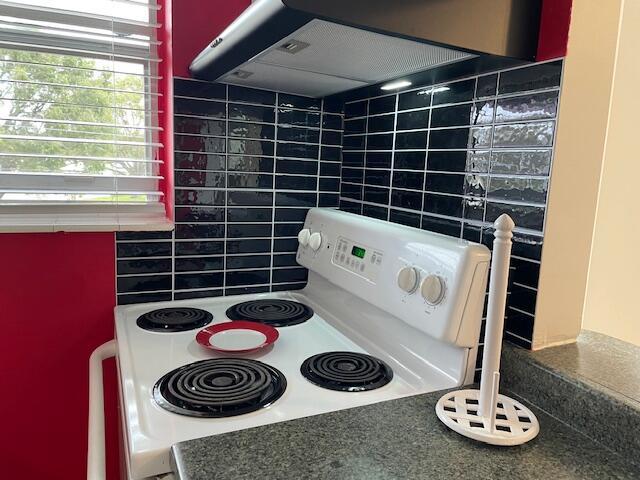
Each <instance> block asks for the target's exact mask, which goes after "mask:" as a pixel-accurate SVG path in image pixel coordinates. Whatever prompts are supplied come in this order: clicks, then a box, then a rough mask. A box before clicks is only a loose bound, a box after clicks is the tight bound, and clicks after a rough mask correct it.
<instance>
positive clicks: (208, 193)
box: [175, 189, 225, 206]
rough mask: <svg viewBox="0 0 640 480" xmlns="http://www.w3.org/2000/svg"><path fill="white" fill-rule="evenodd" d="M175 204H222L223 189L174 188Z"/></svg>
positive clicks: (223, 199) (223, 200)
mask: <svg viewBox="0 0 640 480" xmlns="http://www.w3.org/2000/svg"><path fill="white" fill-rule="evenodd" d="M175 199H176V206H181V205H186V206H189V205H213V206H215V205H224V204H225V198H224V191H223V190H187V189H176V192H175Z"/></svg>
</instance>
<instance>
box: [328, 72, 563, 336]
mask: <svg viewBox="0 0 640 480" xmlns="http://www.w3.org/2000/svg"><path fill="white" fill-rule="evenodd" d="M561 72H562V61H561V60H559V61H553V62H548V63H543V64H534V65H530V66H525V67H520V68H516V69H512V70H507V71H501V72H497V73H490V74H486V75H482V76H479V77H476V78H468V79H462V80H457V81H451V82H448V83H443V84H438V85H425V86H423V87H420V86H418V87H417V88H412V89H411V90H409V91H404V92H401V93H399V94H397V95H385V96H381V97H375V98H371V99H360V100H357V101H355V102H350V103H347V104H346V105H345V112H347V118H348V119H349V118H352V120H347V121H346V122H345V134H347V136H346V137H345V141H344V148H345V150H346V151H345V153H344V156H343V165H342V173H341V179H342V183H341V192H340V203H339V207H340V209H342V210H345V211H349V212H352V213H357V214H361V215H365V216H368V217H373V218H379V219H382V220H389V221H391V222H396V223H401V224H404V225H410V226H414V227H419V228H423V229H425V230H430V231H433V232H438V233H442V234H445V235H449V236H453V237H458V238H464V239H467V240H470V241H475V242H480V241H482V242H483V243H485V244H486V245H488V246H489V247H491V245H492V243H493V229H492V222H493V221H494V220H495V219H496V218H497V217H498V216H499V215H500V214H502V213H508V214H509V215H511V217H512V218H513V219H514V221H515V223H516V226H517V229H516V231H515V233H514V238H513V256H514V258H513V264H512V267H513V268H512V274H511V282H510V299H509V303H508V311H507V323H506V325H507V328H506V330H507V336H508V337H509V338H515V339H521V341H522V342H523V344H527V342H528V345H530V342H531V334H532V328H533V319H534V315H535V298H536V293H537V292H536V289H537V281H538V274H539V262H540V258H541V252H542V244H543V228H544V218H545V209H546V202H547V193H548V189H549V176H550V173H551V159H552V156H553V138H554V133H555V126H556V116H557V113H558V102H559V85H560V77H561ZM390 125H395V135H394V132H393V131H392V130H389V126H390ZM365 131H367V132H369V135H366V136H365V135H363V133H364V132H365ZM373 132H384V133H374V134H372V133H373ZM387 136H393V138H394V142H393V144H392V145H390V144H389V141H388V140H387V139H386V137H387ZM365 138H366V141H363V140H364V139H365ZM383 140H384V141H386V142H387V143H383ZM522 312H525V313H522Z"/></svg>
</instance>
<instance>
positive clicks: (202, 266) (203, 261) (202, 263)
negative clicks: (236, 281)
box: [175, 257, 224, 272]
mask: <svg viewBox="0 0 640 480" xmlns="http://www.w3.org/2000/svg"><path fill="white" fill-rule="evenodd" d="M216 270H224V257H190V258H176V260H175V271H176V272H204V271H216Z"/></svg>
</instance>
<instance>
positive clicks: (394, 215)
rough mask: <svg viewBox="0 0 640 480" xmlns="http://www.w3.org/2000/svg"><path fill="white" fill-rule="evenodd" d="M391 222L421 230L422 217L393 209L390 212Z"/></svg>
mask: <svg viewBox="0 0 640 480" xmlns="http://www.w3.org/2000/svg"><path fill="white" fill-rule="evenodd" d="M389 221H390V222H393V223H400V224H402V225H407V226H409V227H415V228H420V215H419V214H417V213H411V212H404V211H402V210H396V209H393V208H392V209H390V210H389Z"/></svg>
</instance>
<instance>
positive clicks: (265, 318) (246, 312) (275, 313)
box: [227, 299, 313, 327]
mask: <svg viewBox="0 0 640 480" xmlns="http://www.w3.org/2000/svg"><path fill="white" fill-rule="evenodd" d="M227 317H229V318H230V319H231V320H249V321H251V322H260V323H265V324H267V325H271V326H272V327H288V326H290V325H297V324H299V323H302V322H306V321H307V320H309V319H310V318H311V317H313V310H312V309H311V308H309V307H307V306H306V305H303V304H302V303H298V302H292V301H291V300H277V299H265V300H253V301H250V302H242V303H238V304H236V305H234V306H233V307H231V308H229V309H228V310H227Z"/></svg>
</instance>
